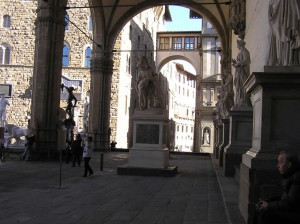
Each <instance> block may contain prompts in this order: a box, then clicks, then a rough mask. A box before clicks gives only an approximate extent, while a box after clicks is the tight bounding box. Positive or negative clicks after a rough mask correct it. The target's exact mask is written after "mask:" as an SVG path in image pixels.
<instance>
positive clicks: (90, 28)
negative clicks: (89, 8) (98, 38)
mask: <svg viewBox="0 0 300 224" xmlns="http://www.w3.org/2000/svg"><path fill="white" fill-rule="evenodd" d="M89 30H93V22H92V17H91V16H90V18H89Z"/></svg>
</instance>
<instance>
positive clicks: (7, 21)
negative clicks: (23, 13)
mask: <svg viewBox="0 0 300 224" xmlns="http://www.w3.org/2000/svg"><path fill="white" fill-rule="evenodd" d="M3 27H6V28H9V27H10V16H9V15H4V16H3Z"/></svg>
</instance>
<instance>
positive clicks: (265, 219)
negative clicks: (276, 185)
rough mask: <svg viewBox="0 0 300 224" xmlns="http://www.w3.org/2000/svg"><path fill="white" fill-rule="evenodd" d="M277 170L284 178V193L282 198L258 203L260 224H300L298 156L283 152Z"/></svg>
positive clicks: (282, 185)
mask: <svg viewBox="0 0 300 224" xmlns="http://www.w3.org/2000/svg"><path fill="white" fill-rule="evenodd" d="M277 168H278V170H279V172H280V174H281V175H282V177H283V179H282V181H281V182H280V186H281V188H282V191H283V193H282V195H281V198H278V199H273V200H260V201H259V202H258V203H257V205H256V207H257V210H258V212H259V214H258V224H268V223H272V224H276V223H281V224H283V223H285V224H299V223H300V213H299V211H300V167H299V160H298V157H297V155H294V154H290V153H288V152H281V153H280V154H279V157H278V165H277Z"/></svg>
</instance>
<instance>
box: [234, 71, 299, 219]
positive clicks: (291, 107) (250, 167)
mask: <svg viewBox="0 0 300 224" xmlns="http://www.w3.org/2000/svg"><path fill="white" fill-rule="evenodd" d="M245 89H246V91H247V92H248V93H251V101H252V105H253V137H252V147H251V149H249V150H248V151H247V153H245V154H244V155H243V157H242V164H241V170H240V171H241V172H240V174H241V175H240V203H239V204H240V209H241V213H242V214H243V216H244V218H245V220H247V221H248V223H252V221H253V216H254V211H255V203H256V202H257V200H258V198H259V197H260V195H259V186H260V185H261V184H264V183H272V182H275V181H276V178H273V177H274V175H276V174H278V171H277V170H276V169H277V168H276V166H277V157H278V154H279V152H280V151H282V150H286V151H290V152H293V153H298V154H299V148H300V138H299V131H298V129H299V124H300V116H298V114H299V111H300V73H287V72H282V73H278V72H277V73H267V72H265V73H253V74H252V75H251V76H250V77H249V78H248V80H247V81H246V83H245Z"/></svg>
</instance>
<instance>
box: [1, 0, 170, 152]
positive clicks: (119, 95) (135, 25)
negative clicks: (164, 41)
mask: <svg viewBox="0 0 300 224" xmlns="http://www.w3.org/2000/svg"><path fill="white" fill-rule="evenodd" d="M68 4H69V6H79V5H78V4H81V5H80V6H87V3H86V4H83V3H78V2H77V1H75V0H70V1H69V3H68ZM36 9H37V1H34V0H28V1H22V0H14V1H8V0H4V1H1V3H0V16H1V19H0V22H1V24H0V33H1V37H0V88H1V91H4V92H6V97H9V98H10V99H9V101H10V103H11V106H10V107H7V121H8V123H10V124H15V125H17V126H19V127H23V128H27V126H28V120H29V119H30V117H31V116H30V111H31V110H30V107H31V91H32V84H33V83H32V82H33V78H32V75H33V64H34V47H35V26H34V21H35V19H36V16H37V15H36ZM20 18H22V19H20ZM168 18H170V15H169V14H168V10H165V7H164V6H159V7H155V8H151V9H148V10H145V11H143V12H141V13H139V14H138V15H136V16H135V17H134V18H133V19H132V20H130V21H129V22H128V23H127V24H126V25H125V26H124V28H123V29H122V31H121V32H120V34H119V36H118V38H117V40H116V43H115V47H114V48H115V52H114V68H113V79H112V80H113V82H112V91H111V112H110V117H111V120H110V126H111V140H114V141H116V142H117V143H118V144H117V147H121V148H127V147H128V129H129V115H130V113H132V112H133V110H134V108H135V104H136V96H137V94H136V91H135V89H136V88H135V86H134V85H135V80H136V75H137V71H138V69H137V67H136V64H137V61H138V59H139V57H141V56H143V55H146V56H147V57H148V59H149V61H150V62H151V64H152V65H153V66H154V65H155V61H154V59H155V50H154V49H155V48H156V32H157V31H158V30H164V27H165V19H168ZM65 22H66V26H65V40H64V46H63V59H62V65H63V69H62V80H61V82H62V83H64V85H65V86H68V87H70V86H73V87H74V88H75V91H74V95H75V96H76V97H77V99H78V103H77V107H75V108H74V120H75V122H76V127H75V132H80V131H82V130H83V119H82V117H83V113H84V108H83V105H84V104H85V103H86V101H88V100H89V89H90V77H91V76H90V66H91V61H90V60H91V58H92V53H93V43H92V40H91V39H92V37H93V35H92V34H93V21H92V17H91V13H90V9H89V8H81V9H70V10H67V15H66V19H65ZM76 26H77V27H76ZM79 29H80V30H81V31H80V30H79ZM67 96H68V94H67V92H66V90H64V91H63V92H61V111H60V113H61V119H64V118H65V113H64V110H65V107H66V105H67V104H66V99H67Z"/></svg>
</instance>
